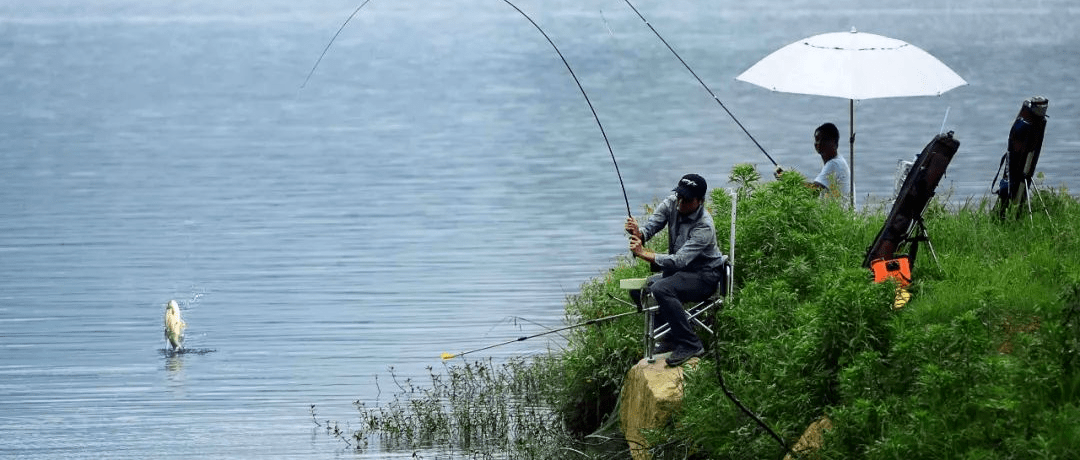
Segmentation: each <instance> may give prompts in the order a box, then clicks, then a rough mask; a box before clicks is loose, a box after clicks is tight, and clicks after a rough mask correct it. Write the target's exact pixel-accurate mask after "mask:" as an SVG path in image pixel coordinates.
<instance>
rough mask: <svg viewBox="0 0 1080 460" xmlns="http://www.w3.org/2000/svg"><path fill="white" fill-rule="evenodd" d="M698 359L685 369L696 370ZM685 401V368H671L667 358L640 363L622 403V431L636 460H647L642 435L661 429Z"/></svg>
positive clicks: (625, 386) (631, 374) (627, 383)
mask: <svg viewBox="0 0 1080 460" xmlns="http://www.w3.org/2000/svg"><path fill="white" fill-rule="evenodd" d="M697 363H698V359H697V358H691V360H690V361H688V362H687V364H684V365H685V366H696V365H697ZM682 397H683V368H682V367H681V366H680V367H667V361H666V360H664V359H663V358H658V359H656V362H654V363H649V362H648V360H646V359H642V360H641V361H638V363H637V364H635V365H634V367H632V368H630V372H629V373H627V375H626V380H625V381H624V382H623V389H622V401H620V403H619V427H620V428H621V429H622V432H623V435H624V436H625V437H626V442H627V443H628V444H630V454H631V455H632V456H633V457H634V460H647V459H649V458H651V457H652V456H651V455H650V454H649V450H648V449H649V446H648V444H647V443H646V442H645V437H644V436H642V434H641V431H642V430H647V429H653V428H660V427H662V426H664V424H665V423H667V422H668V420H669V419H670V418H671V414H673V413H674V412H675V411H676V410H678V409H679V406H680V405H681V404H682Z"/></svg>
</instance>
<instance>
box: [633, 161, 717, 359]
mask: <svg viewBox="0 0 1080 460" xmlns="http://www.w3.org/2000/svg"><path fill="white" fill-rule="evenodd" d="M706 190H707V184H706V183H705V179H704V178H703V177H701V176H699V175H697V174H687V175H685V176H683V177H682V179H680V180H679V183H678V184H677V185H676V187H675V189H674V192H675V193H674V194H672V195H671V196H668V197H667V198H666V199H664V201H663V202H661V203H660V205H658V206H657V207H656V211H655V212H653V214H652V216H650V217H649V220H648V222H646V223H645V225H642V226H638V223H637V221H636V220H634V218H633V217H627V219H626V231H627V232H628V233H630V235H631V236H630V251H631V252H633V254H634V256H635V257H638V258H641V259H643V260H646V261H648V262H650V263H654V264H655V265H657V266H659V267H660V270H661V273H659V274H656V275H653V276H650V277H649V279H648V280H647V281H646V284H645V290H646V291H647V292H650V293H652V295H653V297H654V298H655V299H656V302H657V304H658V305H659V308H658V309H657V315H658V319H659V320H658V321H657V322H656V324H661V325H662V324H664V323H665V322H666V323H668V324H669V325H670V327H671V329H670V331H669V332H668V335H667V337H666V338H665V339H664V340H663V341H661V342H660V343H659V344H657V349H656V353H666V352H669V351H670V352H672V353H671V356H670V357H669V358H667V364H668V365H669V366H679V365H681V364H682V363H684V362H686V361H687V360H689V359H690V358H693V357H695V356H701V355H703V354H705V347H704V345H703V344H702V342H701V340H700V339H699V338H698V336H697V334H695V333H694V330H693V329H692V328H691V326H690V321H689V319H688V317H687V315H686V312H685V311H684V310H683V307H682V304H683V302H696V301H701V300H705V299H706V298H708V297H709V296H710V295H712V293H713V292H715V290H716V288H717V285H718V283H719V282H720V279H721V277H722V276H723V274H722V267H723V265H724V262H725V261H726V260H727V257H726V256H724V255H723V254H722V253H721V252H720V249H719V247H718V246H717V244H716V228H715V227H714V226H713V220H712V216H711V215H709V212H708V211H707V210H706V209H705V196H706V194H705V192H706ZM664 227H667V228H668V253H667V254H657V253H654V252H651V251H649V250H647V249H645V247H644V246H643V245H644V243H645V242H646V241H649V239H650V238H652V237H653V235H656V234H657V233H659V232H660V231H661V230H663V229H664Z"/></svg>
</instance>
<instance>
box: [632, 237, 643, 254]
mask: <svg viewBox="0 0 1080 460" xmlns="http://www.w3.org/2000/svg"><path fill="white" fill-rule="evenodd" d="M630 252H632V253H633V254H634V255H635V256H639V257H640V256H641V255H642V254H644V253H645V248H643V247H642V246H641V238H638V237H637V236H636V235H632V236H630Z"/></svg>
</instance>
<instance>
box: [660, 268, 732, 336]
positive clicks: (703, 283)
mask: <svg viewBox="0 0 1080 460" xmlns="http://www.w3.org/2000/svg"><path fill="white" fill-rule="evenodd" d="M720 278H721V274H720V271H718V270H705V271H698V272H674V273H670V274H667V275H662V274H656V275H652V276H650V277H649V279H648V280H647V281H646V282H645V290H646V291H648V292H651V293H652V295H653V298H655V299H656V303H657V304H658V305H659V308H657V310H656V323H655V324H657V325H662V324H664V323H668V324H670V325H671V330H670V331H669V332H668V333H667V337H665V338H664V342H667V343H668V344H670V345H672V346H673V347H674V348H675V349H676V350H696V349H698V348H700V347H702V343H701V339H699V338H698V336H697V334H695V333H694V329H693V328H692V327H691V326H690V320H689V317H688V316H687V314H686V311H685V310H683V302H700V301H702V300H705V299H707V298H709V296H710V295H712V293H713V292H715V291H716V287H717V285H718V284H719V282H720Z"/></svg>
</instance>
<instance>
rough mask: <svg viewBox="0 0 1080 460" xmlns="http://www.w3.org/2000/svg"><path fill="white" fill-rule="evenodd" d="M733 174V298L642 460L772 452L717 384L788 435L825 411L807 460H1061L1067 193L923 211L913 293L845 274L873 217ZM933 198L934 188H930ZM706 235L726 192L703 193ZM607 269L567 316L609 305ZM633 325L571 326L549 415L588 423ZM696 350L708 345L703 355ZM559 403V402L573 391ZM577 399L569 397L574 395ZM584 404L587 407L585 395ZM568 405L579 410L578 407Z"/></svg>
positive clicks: (603, 409) (1076, 347)
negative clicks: (1007, 211)
mask: <svg viewBox="0 0 1080 460" xmlns="http://www.w3.org/2000/svg"><path fill="white" fill-rule="evenodd" d="M758 177H759V176H757V175H756V174H755V173H754V172H753V171H747V170H746V167H745V166H739V167H736V168H735V170H733V173H732V177H731V179H732V182H734V183H736V184H737V185H738V186H739V188H740V193H739V196H740V198H739V206H738V208H739V209H738V218H737V223H738V225H737V238H736V240H737V246H736V292H735V295H734V301H733V302H732V303H731V304H730V305H729V306H728V307H727V308H726V309H725V310H724V311H723V312H721V313H720V314H719V315H718V316H717V318H716V325H717V328H716V330H717V333H716V336H715V337H712V338H711V340H710V345H711V346H712V347H714V348H715V349H716V350H717V351H719V356H720V359H719V361H718V362H717V361H716V360H714V359H706V360H705V361H704V362H703V364H702V365H701V366H700V367H698V368H697V369H696V370H693V371H691V372H688V374H687V385H686V396H685V400H684V404H683V408H682V411H681V412H680V413H679V414H678V415H677V416H676V420H675V421H674V422H673V423H672V424H671V425H670V426H668V427H666V428H664V429H663V430H660V431H659V432H658V433H654V435H655V437H656V439H657V441H658V443H660V444H661V445H662V448H660V449H657V452H656V454H657V456H658V457H660V458H667V457H670V458H718V459H722V458H777V457H778V456H780V455H782V453H783V449H782V448H781V447H780V446H779V444H778V443H777V442H776V441H775V440H774V439H772V437H770V436H769V435H768V434H767V433H766V432H765V431H764V430H762V429H760V428H759V427H758V426H757V425H756V424H755V423H754V422H753V421H752V420H750V419H749V418H747V417H746V416H744V415H742V414H741V412H740V411H739V410H738V409H737V408H736V407H735V406H734V405H733V404H732V403H731V401H730V400H728V399H727V397H726V396H724V394H723V393H722V392H721V390H720V387H719V384H718V380H717V370H719V371H720V372H721V373H722V375H723V376H724V379H725V381H726V383H727V385H728V387H729V388H730V389H731V390H732V392H733V393H734V394H735V395H737V396H738V398H739V399H740V400H741V401H742V402H743V403H744V404H745V405H746V406H748V407H749V408H750V409H751V410H753V411H754V412H756V413H757V415H759V416H760V417H761V418H762V419H763V420H764V421H765V422H766V423H767V424H769V426H771V427H772V428H773V429H774V430H776V431H777V432H779V433H780V434H781V436H782V437H783V438H784V439H785V440H786V442H787V443H788V444H789V445H791V444H794V442H795V441H796V440H797V439H798V438H799V436H800V435H801V434H802V432H803V430H804V429H805V428H806V426H808V425H809V424H810V423H811V422H812V421H814V420H816V419H818V418H819V417H821V416H823V415H828V416H829V417H830V418H831V420H832V421H833V423H834V425H835V429H833V430H831V431H830V432H828V434H827V437H826V444H825V446H824V448H823V449H822V450H820V451H819V452H817V453H816V454H815V458H835V459H865V458H871V459H874V458H880V459H894V458H904V459H905V460H907V459H918V458H926V459H940V458H1001V459H1008V458H1074V457H1075V456H1076V455H1077V454H1076V453H1075V450H1076V447H1075V446H1076V443H1077V442H1078V441H1077V439H1080V424H1078V423H1077V422H1080V375H1078V374H1080V373H1078V372H1077V365H1078V364H1080V363H1078V361H1080V360H1078V358H1077V356H1078V353H1080V312H1078V310H1080V249H1078V248H1080V244H1078V243H1080V241H1078V240H1080V238H1078V235H1077V232H1076V231H1075V230H1074V229H1077V228H1080V203H1078V202H1077V200H1076V198H1074V197H1072V196H1070V195H1069V194H1068V193H1067V191H1065V190H1044V191H1043V193H1042V198H1041V200H1040V199H1038V198H1036V199H1035V200H1034V202H1033V212H1032V213H1031V214H1030V217H1029V215H1028V213H1026V212H1025V213H1022V214H1021V218H1019V219H1017V218H1014V217H1009V218H1006V219H1004V220H1002V219H999V218H997V217H995V216H996V215H997V214H996V213H995V212H993V209H992V208H993V204H994V203H993V202H991V201H987V200H969V201H968V202H966V203H961V204H955V205H951V206H949V207H947V206H945V205H944V204H943V203H945V202H946V201H947V198H948V197H947V196H946V197H939V198H936V199H935V200H934V201H932V202H931V204H930V206H929V207H928V209H927V210H926V212H925V214H924V216H925V222H926V226H927V231H928V233H929V236H930V239H931V241H930V244H931V245H932V246H933V249H934V252H936V254H937V260H935V258H934V257H933V256H932V254H931V251H930V247H929V245H927V244H926V243H923V244H922V245H921V247H920V252H919V255H918V259H917V261H916V264H915V267H914V278H915V282H914V284H913V285H912V286H911V287H910V289H911V291H912V292H913V294H914V297H913V299H912V300H911V302H910V303H908V305H907V306H906V307H905V308H903V309H902V310H899V311H893V310H892V309H891V308H890V305H891V301H892V299H893V295H894V291H893V289H894V286H893V285H891V284H889V283H885V284H874V283H872V282H870V276H869V271H868V270H866V269H863V268H861V263H862V259H863V257H864V255H865V251H866V249H867V247H868V246H869V245H870V244H871V243H872V241H873V238H874V237H875V236H876V235H877V232H878V230H879V229H880V228H881V226H882V224H883V223H884V214H885V211H887V209H875V210H870V211H860V212H855V211H850V210H848V209H846V208H844V207H843V206H842V205H841V203H838V202H836V201H832V200H822V199H819V198H818V197H817V194H816V193H814V192H813V191H811V190H808V189H806V188H805V187H804V186H803V180H804V179H803V178H801V177H798V176H797V175H785V176H784V178H783V179H782V180H780V181H776V182H770V183H768V184H760V183H758V182H757V181H756V180H757V178H758ZM944 194H945V195H947V194H948V192H947V191H946V192H945V193H944ZM710 209H711V210H712V213H713V216H714V219H715V221H716V225H717V230H718V231H717V233H718V235H719V237H720V240H721V241H724V240H726V236H727V234H728V231H727V229H728V226H729V222H730V211H729V209H730V198H729V197H728V195H727V194H726V193H725V192H724V191H722V190H721V191H714V193H713V195H712V202H711V203H710ZM644 270H645V268H644V267H643V266H642V265H627V266H619V267H615V268H614V269H613V270H612V271H611V272H610V273H608V274H606V275H605V276H603V277H600V278H598V279H596V280H593V281H591V282H590V283H587V284H586V286H585V287H584V288H583V290H582V292H581V295H580V296H579V297H577V298H575V299H572V301H571V302H570V304H569V305H568V312H569V313H570V315H571V317H572V318H577V319H584V318H592V317H597V316H599V315H603V314H611V313H616V312H618V311H617V309H618V308H620V307H618V306H617V305H615V304H614V303H612V302H610V301H607V300H605V297H606V295H607V293H609V292H610V293H612V294H615V295H619V293H618V292H616V291H615V286H617V280H618V279H619V278H623V277H630V276H644ZM639 329H640V319H636V318H635V319H628V320H626V321H625V324H622V323H620V324H615V325H612V326H611V327H607V328H605V329H601V330H593V329H588V330H581V331H579V333H578V334H576V335H574V336H573V337H572V340H571V342H570V344H569V346H568V348H567V351H566V360H567V362H568V363H569V364H568V368H567V369H566V373H565V375H566V384H565V385H566V388H564V389H563V391H564V393H565V394H566V395H574V396H573V397H570V398H571V401H569V403H568V404H566V406H564V407H563V408H562V410H561V413H563V414H564V416H565V417H567V419H568V420H570V425H573V426H576V427H577V431H578V432H588V431H589V430H590V429H594V428H596V427H597V426H600V425H602V422H603V421H604V420H605V416H606V415H607V414H608V413H610V412H611V411H612V410H614V401H613V399H614V397H615V396H616V395H617V393H618V391H619V388H620V386H621V381H622V376H623V375H625V373H626V371H627V369H628V368H629V367H630V366H631V365H633V364H634V363H635V362H636V361H637V359H640V356H641V352H640V346H639V345H638V340H637V338H638V337H639V336H640V331H639ZM712 356H714V355H711V354H710V355H709V357H710V358H711V357H712ZM573 398H577V399H573ZM583 403H585V404H583ZM589 404H592V405H589ZM582 406H585V407H582Z"/></svg>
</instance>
